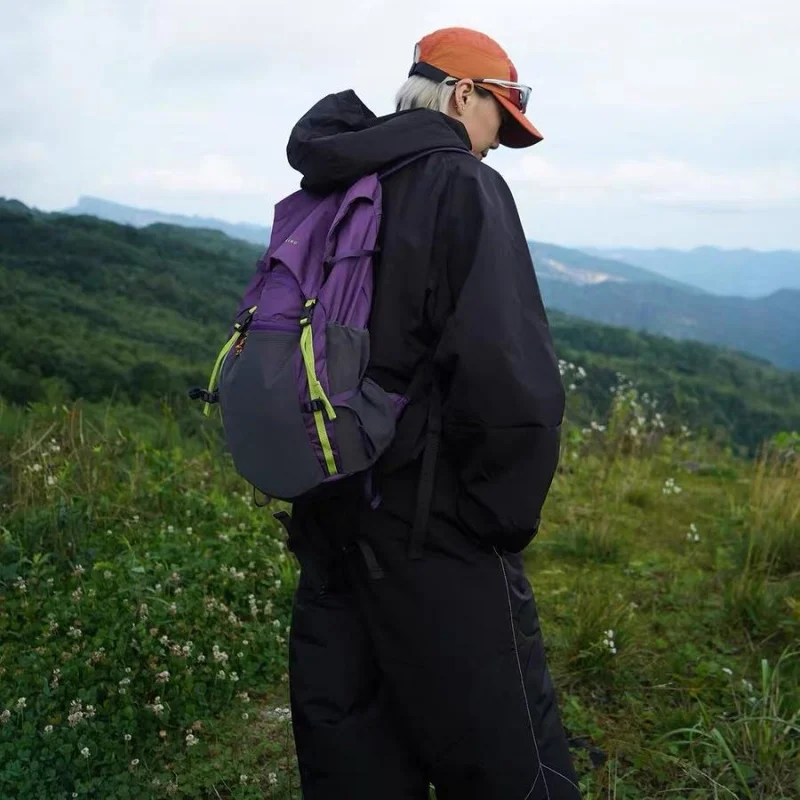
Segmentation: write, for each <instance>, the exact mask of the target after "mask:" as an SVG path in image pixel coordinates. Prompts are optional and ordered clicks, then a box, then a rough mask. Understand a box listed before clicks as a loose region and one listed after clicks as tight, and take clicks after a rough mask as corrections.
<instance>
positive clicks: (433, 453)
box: [408, 377, 442, 559]
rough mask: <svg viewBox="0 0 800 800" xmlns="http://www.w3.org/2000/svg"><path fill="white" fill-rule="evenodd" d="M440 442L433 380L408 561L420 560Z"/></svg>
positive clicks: (438, 408)
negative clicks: (409, 559) (410, 559)
mask: <svg viewBox="0 0 800 800" xmlns="http://www.w3.org/2000/svg"><path fill="white" fill-rule="evenodd" d="M441 438H442V395H441V391H440V389H439V385H438V382H437V380H436V378H435V377H434V379H433V385H432V386H431V395H430V406H429V407H428V430H427V433H426V435H425V450H424V452H423V454H422V467H421V469H420V472H419V484H418V485H417V508H416V512H415V514H414V527H413V528H412V529H411V543H410V547H409V553H408V555H409V558H412V559H420V558H422V553H423V548H424V546H425V535H426V534H427V531H428V519H429V518H430V513H431V501H432V500H433V485H434V481H435V479H436V461H437V459H438V457H439V442H440V440H441Z"/></svg>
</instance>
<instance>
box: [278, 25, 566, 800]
mask: <svg viewBox="0 0 800 800" xmlns="http://www.w3.org/2000/svg"><path fill="white" fill-rule="evenodd" d="M529 93H530V90H529V89H528V88H527V87H525V86H523V85H521V84H519V83H518V82H517V74H516V70H515V69H514V67H513V65H512V63H511V62H510V60H509V59H508V57H507V55H506V54H505V52H504V51H503V50H502V48H501V47H500V46H499V45H498V44H497V43H496V42H494V41H493V40H491V39H490V38H488V37H487V36H484V35H483V34H480V33H477V32H475V31H471V30H467V29H463V28H449V29H445V30H440V31H436V32H435V33H432V34H431V35H429V36H426V37H425V38H424V39H422V41H420V42H419V44H418V45H417V47H416V51H415V58H414V64H413V66H412V68H411V72H410V75H409V79H408V81H407V82H406V84H405V85H404V86H403V87H402V88H401V89H400V91H399V93H398V96H397V106H398V111H397V112H396V113H394V114H391V115H389V116H386V117H382V118H376V117H375V116H374V115H373V114H372V113H371V112H370V111H369V110H368V109H367V108H366V107H365V106H364V105H363V103H361V101H360V100H359V99H358V97H357V96H356V95H355V94H354V93H353V92H352V91H347V92H342V93H340V94H336V95H330V96H328V97H326V98H324V99H323V100H321V101H320V102H319V103H317V105H315V106H314V107H313V108H312V109H311V110H310V111H309V112H308V113H307V114H306V115H305V116H304V117H303V118H302V119H301V120H300V121H299V122H298V123H297V125H296V126H295V128H294V130H293V131H292V134H291V138H290V140H289V144H288V148H287V153H288V158H289V163H290V164H291V165H292V166H293V167H294V168H296V169H297V170H299V171H300V172H301V173H302V174H303V180H302V186H303V188H305V189H308V190H311V191H318V192H326V191H330V190H332V189H334V188H337V187H342V186H347V185H350V184H352V183H353V182H354V181H355V180H357V179H358V178H360V177H361V176H363V175H366V174H370V173H372V172H376V171H377V172H380V171H382V170H384V169H385V168H387V167H390V166H391V165H396V164H398V163H401V162H403V161H404V160H406V159H409V158H410V157H413V156H415V155H419V154H420V153H424V152H425V151H428V150H431V149H435V148H449V150H448V151H444V152H436V153H432V154H429V155H426V156H424V157H420V158H418V159H417V160H415V161H412V162H411V163H409V164H407V165H406V166H404V167H403V168H402V169H399V170H397V171H396V172H394V173H393V174H391V175H390V176H388V177H386V178H385V179H384V180H383V218H382V222H381V241H380V246H381V252H380V258H379V262H378V264H377V267H376V275H375V280H376V284H375V296H374V300H373V307H372V315H371V318H370V338H371V356H370V362H369V368H368V373H367V374H368V375H369V377H371V378H372V379H374V380H375V381H377V382H378V383H379V384H380V385H381V386H382V387H383V388H384V389H386V390H387V391H389V392H398V393H404V392H406V391H407V390H408V389H409V386H412V387H414V388H412V390H411V392H410V393H411V395H412V401H411V403H410V404H409V406H408V407H407V408H406V410H405V412H404V413H403V415H402V416H401V418H400V421H399V423H398V428H397V435H396V438H395V440H394V443H393V445H392V447H391V448H390V450H389V451H388V452H387V453H386V454H385V456H384V457H383V458H382V460H381V462H380V465H379V468H378V469H377V470H376V471H375V474H374V476H373V477H374V484H375V487H374V488H375V491H376V493H377V494H378V495H379V496H380V498H381V502H380V504H376V503H370V502H368V499H366V498H365V496H364V492H363V482H360V481H354V480H351V481H350V482H349V483H347V482H343V483H341V484H338V485H337V487H336V492H335V493H334V494H333V496H332V497H330V498H328V499H319V498H318V499H315V500H314V501H310V502H307V503H304V504H300V503H298V504H296V505H295V509H294V517H293V522H292V529H291V539H290V541H291V543H292V547H293V549H294V551H295V552H296V554H297V556H298V559H299V560H300V563H301V578H300V585H299V587H298V591H297V595H296V598H295V606H294V612H293V622H292V635H291V643H290V677H291V703H292V712H293V725H294V734H295V742H296V745H297V754H298V761H299V766H300V774H301V778H302V784H303V797H304V798H305V800H322V799H323V798H324V799H326V800H334V799H335V798H347V799H348V800H361V799H362V798H363V799H364V800H367V798H369V800H425V799H426V798H427V796H428V786H429V784H433V785H434V786H435V788H436V796H437V798H438V800H471V799H473V798H474V800H478V799H480V800H490V799H492V798H497V799H498V800H526V799H529V800H537V799H538V798H546V800H566V799H569V800H574V798H579V797H580V793H579V791H578V788H577V786H576V782H577V778H576V777H575V773H574V771H573V768H572V764H571V760H570V755H569V751H568V749H567V744H566V741H565V736H564V732H563V729H562V726H561V722H560V719H559V715H558V710H557V707H556V698H555V691H554V688H553V685H552V683H551V680H550V676H549V673H548V670H547V666H546V663H545V653H544V648H543V644H542V634H541V631H540V629H539V623H538V618H537V613H536V607H535V603H534V599H533V595H532V592H531V588H530V585H529V583H528V581H527V579H526V577H525V575H524V572H523V563H522V556H521V555H520V551H521V550H522V549H523V548H524V547H525V546H526V545H527V544H528V543H529V542H530V540H531V539H532V538H533V536H534V535H535V533H536V530H537V528H538V525H539V518H540V512H541V508H542V504H543V503H544V500H545V497H546V495H547V492H548V489H549V486H550V482H551V480H552V477H553V474H554V472H555V469H556V465H557V461H558V450H559V431H560V424H561V419H562V413H563V408H564V393H563V387H562V384H561V379H560V376H559V371H558V366H557V360H556V357H555V355H554V352H553V345H552V341H551V337H550V332H549V328H548V324H547V318H546V315H545V311H544V308H543V305H542V301H541V297H540V294H539V288H538V285H537V282H536V278H535V275H534V271H533V265H532V263H531V258H530V254H529V251H528V247H527V243H526V240H525V236H524V233H523V230H522V226H521V224H520V221H519V217H518V214H517V211H516V207H515V204H514V200H513V198H512V196H511V193H510V191H509V189H508V187H507V186H506V184H505V182H504V181H503V179H502V178H501V176H500V175H499V174H498V173H496V172H495V171H493V170H492V169H490V168H489V167H487V166H485V165H484V164H483V163H482V161H483V159H484V158H485V157H486V156H487V154H488V152H489V151H490V150H492V149H494V148H496V147H498V146H499V145H500V144H505V145H507V146H509V147H526V146H529V145H533V144H535V143H536V142H538V141H540V140H541V138H542V137H541V135H540V134H539V132H538V131H537V130H536V128H535V127H534V126H533V125H532V124H531V123H530V122H529V121H528V119H527V118H526V116H525V113H524V112H525V108H526V105H527V100H528V96H529ZM459 150H460V151H462V152H458V151H459ZM420 376H422V378H421V377H420ZM439 429H441V434H440V435H439ZM415 521H416V525H415Z"/></svg>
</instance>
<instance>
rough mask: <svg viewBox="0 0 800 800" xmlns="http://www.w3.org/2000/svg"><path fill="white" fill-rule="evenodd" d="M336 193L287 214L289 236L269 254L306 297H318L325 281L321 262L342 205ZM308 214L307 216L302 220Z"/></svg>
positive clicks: (301, 205)
mask: <svg viewBox="0 0 800 800" xmlns="http://www.w3.org/2000/svg"><path fill="white" fill-rule="evenodd" d="M293 196H294V195H293ZM341 198H342V196H341V193H334V194H331V195H328V196H327V197H325V198H323V199H322V200H319V199H318V198H317V201H316V203H315V204H313V205H312V204H309V203H307V202H301V199H302V196H301V198H298V200H297V202H296V207H292V208H291V209H290V210H289V211H287V220H289V219H291V223H290V222H288V221H287V223H286V226H285V230H286V236H285V237H284V238H283V240H282V241H280V242H279V243H278V244H277V246H276V247H275V249H274V250H273V251H272V252H271V253H270V258H271V259H272V261H273V263H274V262H275V261H280V262H281V263H282V264H285V265H286V267H287V269H289V271H290V272H291V273H292V275H294V277H295V279H296V280H297V282H298V283H299V284H300V288H301V290H302V292H303V294H304V295H305V296H306V297H317V295H318V294H319V289H320V286H321V285H322V280H323V277H324V275H323V270H322V261H323V259H324V257H325V256H324V254H325V241H326V239H327V234H328V230H329V229H330V226H331V223H332V222H333V219H334V217H335V216H336V211H337V210H338V208H339V203H340V202H341ZM303 214H305V216H302V215H303Z"/></svg>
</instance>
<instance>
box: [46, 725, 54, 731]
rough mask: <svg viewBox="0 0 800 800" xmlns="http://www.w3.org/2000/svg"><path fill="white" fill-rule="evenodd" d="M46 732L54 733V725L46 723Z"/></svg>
mask: <svg viewBox="0 0 800 800" xmlns="http://www.w3.org/2000/svg"><path fill="white" fill-rule="evenodd" d="M44 732H45V733H52V732H53V726H52V725H45V726H44Z"/></svg>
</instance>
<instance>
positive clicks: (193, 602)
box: [0, 385, 800, 800]
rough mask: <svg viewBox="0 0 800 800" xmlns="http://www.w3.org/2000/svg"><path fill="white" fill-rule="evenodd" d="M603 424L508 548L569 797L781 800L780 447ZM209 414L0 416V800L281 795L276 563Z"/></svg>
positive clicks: (790, 624) (791, 618) (786, 635)
mask: <svg viewBox="0 0 800 800" xmlns="http://www.w3.org/2000/svg"><path fill="white" fill-rule="evenodd" d="M571 402H575V399H574V398H573V399H572V400H571ZM605 426H606V427H605V429H600V428H601V426H593V427H592V428H588V429H577V428H573V427H568V429H567V431H566V435H565V436H564V445H563V448H564V450H563V453H562V459H561V466H560V468H559V473H558V475H557V476H556V479H555V481H554V484H553V488H552V490H551V494H550V497H549V499H548V502H547V507H546V509H545V515H544V519H545V521H544V523H543V525H542V528H541V531H540V533H539V535H538V536H537V538H536V540H535V541H534V543H533V544H532V545H531V547H530V548H529V549H528V551H527V552H526V564H527V567H528V572H529V576H530V578H531V582H532V584H533V587H534V591H535V593H536V597H537V602H538V606H539V612H540V616H541V619H542V624H543V629H544V633H545V638H546V642H547V646H548V652H549V658H550V662H551V668H552V672H553V677H554V681H555V683H556V686H557V687H558V689H559V693H560V703H561V708H562V715H563V717H564V722H565V725H566V726H567V728H568V733H569V736H570V737H571V741H572V744H573V746H574V754H575V759H576V765H577V766H578V769H579V772H580V773H581V775H582V778H581V786H582V788H583V791H584V795H585V797H586V798H590V799H594V798H596V799H597V800H600V798H618V799H619V800H622V799H623V798H631V800H633V799H634V798H661V797H663V798H671V799H673V798H674V799H677V798H686V799H687V800H688V799H689V798H714V797H719V798H748V799H750V798H759V800H768V799H769V800H772V799H773V798H792V797H797V796H800V783H798V775H800V770H798V758H799V757H800V749H799V748H800V745H799V743H800V735H799V734H800V729H799V728H798V712H797V709H798V707H800V691H798V686H799V685H800V655H798V652H797V647H796V643H797V641H798V638H800V603H798V600H797V597H798V588H800V581H799V577H800V565H798V558H799V557H800V556H799V555H798V554H800V544H798V543H799V542H800V517H799V515H798V511H799V510H800V459H798V458H797V456H796V455H794V450H793V449H791V450H788V449H786V448H783V449H777V448H771V449H765V450H764V452H763V454H762V455H761V457H760V458H759V459H757V460H756V461H755V462H745V461H738V460H736V459H734V458H733V457H732V456H731V455H730V454H729V453H728V452H727V451H726V449H725V447H724V446H720V445H715V444H711V443H709V442H706V441H703V440H702V439H700V438H698V437H694V436H692V435H690V434H689V433H688V432H687V431H685V430H682V429H681V427H680V425H679V424H677V425H676V424H672V426H671V427H670V425H669V424H668V423H665V421H664V420H663V419H661V418H660V417H657V416H656V412H655V411H654V409H653V408H652V407H650V406H647V404H646V403H644V402H642V401H641V400H640V399H639V398H638V396H637V395H636V392H635V389H634V388H633V387H630V386H629V385H624V386H623V387H621V389H620V391H619V394H618V397H617V402H616V403H615V407H614V411H613V413H612V416H611V418H610V419H609V420H606V421H605ZM213 427H214V426H213V425H212V426H208V425H206V426H203V424H202V423H201V422H200V421H199V420H198V419H196V418H195V417H193V416H188V415H182V414H181V415H176V414H174V413H173V412H171V411H170V410H169V409H166V408H160V409H151V410H147V409H135V408H131V407H127V406H114V405H109V406H106V407H99V406H86V407H84V408H81V407H80V406H75V407H68V408H63V407H48V406H44V405H41V406H36V407H33V408H31V409H28V410H26V411H21V410H19V409H15V408H10V407H2V406H0V500H1V501H2V503H3V505H2V508H0V517H1V519H0V796H1V797H14V798H47V800H58V799H59V798H71V797H98V798H104V799H105V798H126V797H130V798H161V797H184V798H219V797H231V798H234V797H235V798H256V797H258V798H261V797H268V798H275V799H276V800H277V799H280V800H283V799H284V798H286V799H288V798H299V797H300V791H299V780H298V775H297V769H296V763H295V760H294V755H293V749H292V739H291V724H290V721H289V719H288V716H287V714H286V713H285V710H284V709H285V708H286V707H287V706H288V688H287V684H286V659H287V652H286V640H287V625H288V621H289V614H290V609H291V602H292V594H293V590H294V586H295V585H296V579H297V572H296V564H295V563H294V560H293V557H292V556H291V554H288V553H287V552H286V551H285V548H284V546H283V541H284V535H283V532H282V530H281V529H280V528H279V526H278V525H277V524H275V523H274V521H273V519H272V517H271V516H270V515H269V514H268V513H267V512H265V511H264V510H263V509H256V508H254V507H253V504H252V497H251V495H250V494H249V493H248V489H247V487H246V485H245V484H244V483H243V481H241V480H240V479H239V478H238V477H237V476H236V475H235V473H234V472H233V471H232V469H231V467H230V465H229V463H228V459H227V458H226V457H225V455H224V454H223V453H222V451H221V449H220V447H219V444H218V442H217V440H216V438H214V437H213V436H211V435H209V429H210V428H211V429H213ZM792 441H794V440H792ZM21 699H22V701H21ZM78 704H80V705H78Z"/></svg>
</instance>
